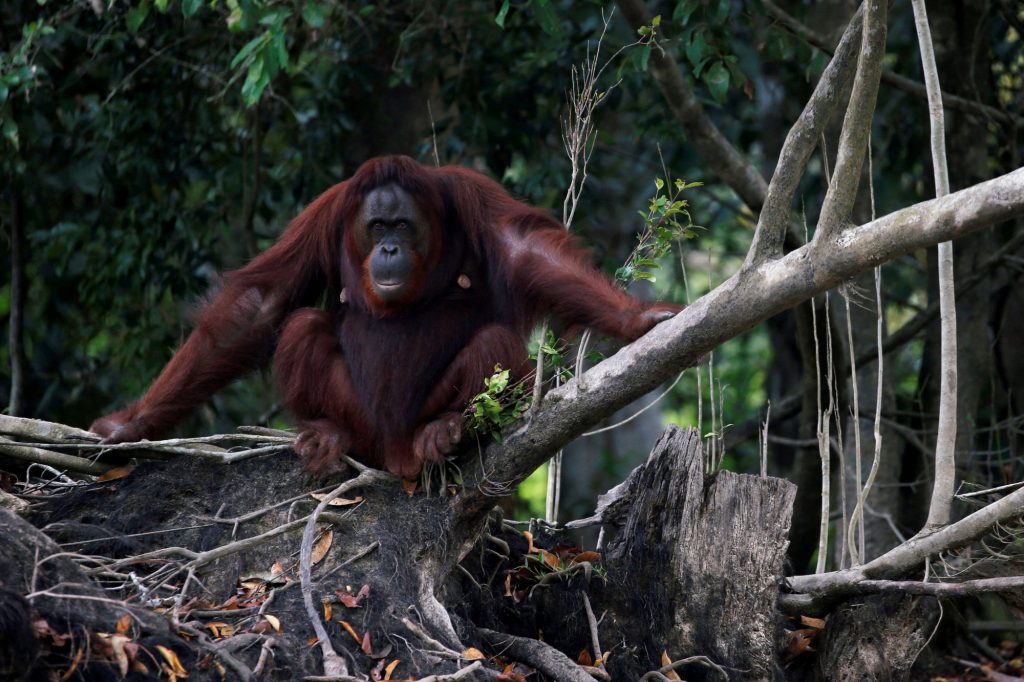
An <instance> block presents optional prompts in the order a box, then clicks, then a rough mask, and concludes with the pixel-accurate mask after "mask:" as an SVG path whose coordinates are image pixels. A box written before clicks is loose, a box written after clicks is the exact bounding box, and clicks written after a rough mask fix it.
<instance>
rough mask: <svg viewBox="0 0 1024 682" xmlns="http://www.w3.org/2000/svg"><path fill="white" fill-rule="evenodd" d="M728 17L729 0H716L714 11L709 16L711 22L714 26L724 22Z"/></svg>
mask: <svg viewBox="0 0 1024 682" xmlns="http://www.w3.org/2000/svg"><path fill="white" fill-rule="evenodd" d="M728 18H729V0H718V6H717V7H715V13H714V14H713V15H712V16H711V23H713V24H715V25H716V26H721V25H723V24H725V20H726V19H728Z"/></svg>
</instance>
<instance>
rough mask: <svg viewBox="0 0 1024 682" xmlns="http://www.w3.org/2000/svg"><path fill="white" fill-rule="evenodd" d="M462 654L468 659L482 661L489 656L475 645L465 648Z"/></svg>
mask: <svg viewBox="0 0 1024 682" xmlns="http://www.w3.org/2000/svg"><path fill="white" fill-rule="evenodd" d="M461 656H462V658H464V659H466V660H467V661H482V660H484V659H485V658H487V657H486V656H484V652H482V651H480V650H479V649H474V648H473V647H469V648H468V649H465V650H464V651H463V652H462V654H461Z"/></svg>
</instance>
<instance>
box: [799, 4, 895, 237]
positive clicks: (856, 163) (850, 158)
mask: <svg viewBox="0 0 1024 682" xmlns="http://www.w3.org/2000/svg"><path fill="white" fill-rule="evenodd" d="M864 7H865V12H864V21H863V24H864V28H863V30H864V33H863V37H862V38H861V53H860V59H858V60H857V75H856V77H855V78H854V79H853V91H852V92H851V93H850V104H849V106H848V107H847V109H846V118H844V119H843V132H842V133H841V134H840V136H839V153H838V155H837V156H836V168H835V172H833V173H832V179H831V181H830V182H829V187H828V193H827V194H826V195H825V202H824V204H823V205H822V207H821V215H820V216H819V218H818V228H817V230H816V232H815V240H818V239H823V238H830V237H832V236H834V235H835V234H837V233H838V232H839V231H840V230H841V229H842V226H843V225H844V224H846V222H847V221H848V220H849V219H850V213H851V211H852V210H853V203H854V201H856V199H857V189H858V187H860V176H861V170H862V169H863V167H864V155H865V152H866V151H867V148H868V138H869V136H870V134H871V119H872V118H873V117H874V115H875V101H876V99H877V98H878V80H879V78H880V77H881V75H882V62H883V60H884V59H885V37H886V34H887V31H886V23H885V22H886V17H887V14H886V13H887V10H888V5H887V3H886V2H885V1H884V0H868V1H867V2H865V4H864Z"/></svg>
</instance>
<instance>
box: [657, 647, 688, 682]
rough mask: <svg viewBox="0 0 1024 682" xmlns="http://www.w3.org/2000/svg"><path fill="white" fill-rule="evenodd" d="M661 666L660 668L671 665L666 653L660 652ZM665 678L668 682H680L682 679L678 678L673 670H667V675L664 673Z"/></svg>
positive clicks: (677, 674)
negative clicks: (674, 681) (675, 681)
mask: <svg viewBox="0 0 1024 682" xmlns="http://www.w3.org/2000/svg"><path fill="white" fill-rule="evenodd" d="M661 665H662V667H664V666H666V665H672V659H671V658H669V657H668V652H667V651H662V652H661ZM665 677H667V678H668V679H670V680H680V682H681V681H682V679H683V678H681V677H679V673H677V672H676V671H675V670H669V671H668V672H667V673H665Z"/></svg>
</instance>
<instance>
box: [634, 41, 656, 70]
mask: <svg viewBox="0 0 1024 682" xmlns="http://www.w3.org/2000/svg"><path fill="white" fill-rule="evenodd" d="M652 49H653V48H652V47H651V46H650V45H644V46H643V47H642V48H640V49H639V50H638V51H636V52H635V53H634V54H635V55H637V56H636V60H637V61H636V68H637V71H647V62H648V61H650V59H651V50H652Z"/></svg>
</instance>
